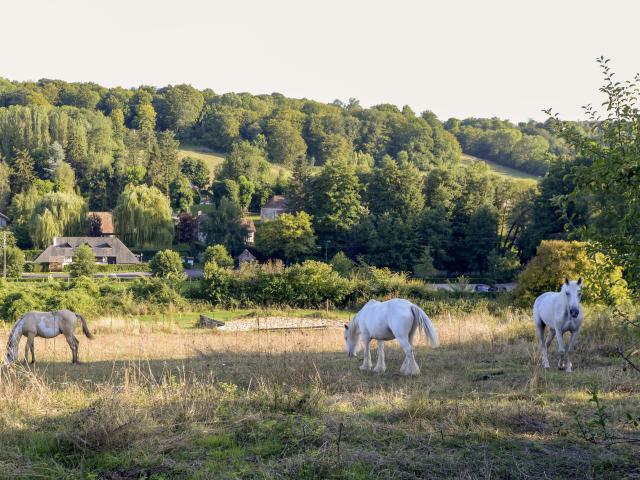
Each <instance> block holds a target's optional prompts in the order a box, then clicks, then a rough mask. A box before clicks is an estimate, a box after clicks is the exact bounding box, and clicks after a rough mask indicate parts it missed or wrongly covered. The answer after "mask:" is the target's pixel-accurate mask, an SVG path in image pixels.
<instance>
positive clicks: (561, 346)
mask: <svg viewBox="0 0 640 480" xmlns="http://www.w3.org/2000/svg"><path fill="white" fill-rule="evenodd" d="M556 339H557V340H558V353H559V354H560V359H559V360H558V370H564V368H565V362H564V353H565V351H564V340H563V339H562V332H561V331H560V329H559V328H556Z"/></svg>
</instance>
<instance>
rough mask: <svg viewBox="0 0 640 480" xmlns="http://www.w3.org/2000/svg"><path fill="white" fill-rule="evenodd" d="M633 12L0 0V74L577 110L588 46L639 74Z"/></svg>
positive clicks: (495, 112)
mask: <svg viewBox="0 0 640 480" xmlns="http://www.w3.org/2000/svg"><path fill="white" fill-rule="evenodd" d="M639 19H640V2H637V1H634V0H628V1H624V0H606V1H605V0H599V1H593V0H581V1H580V0H554V1H551V0H535V1H533V0H531V1H527V2H525V1H518V0H464V1H463V0H459V1H451V0H449V1H447V0H439V1H427V0H425V1H417V0H388V1H377V0H342V1H336V0H317V1H316V0H314V1H311V0H307V1H305V0H297V1H296V0H244V1H197V0H180V1H164V0H155V1H150V0H128V1H122V0H109V1H97V0H41V1H39V0H20V1H4V2H2V3H1V4H0V76H2V77H5V78H8V79H10V80H37V79H39V78H57V79H62V80H67V81H94V82H97V83H100V84H102V85H105V86H107V87H113V86H117V85H120V86H123V87H131V86H137V85H141V84H146V85H155V86H164V85H167V84H178V83H189V84H192V85H194V86H195V87H198V88H211V89H213V90H214V91H215V92H217V93H225V92H232V91H233V92H251V93H254V94H259V93H271V92H280V93H282V94H284V95H287V96H291V97H297V98H302V97H306V98H312V99H315V100H319V101H324V102H331V101H333V100H334V99H340V100H343V101H346V100H347V99H348V98H349V97H355V98H357V99H359V100H360V102H361V104H362V105H364V106H370V105H374V104H378V103H393V104H396V105H398V106H402V105H405V104H408V105H410V106H411V107H412V108H413V109H414V110H415V111H416V112H422V111H424V110H432V111H434V112H435V113H436V114H437V115H438V116H439V117H440V118H441V119H443V120H446V119H447V118H448V117H451V116H455V117H459V118H462V117H468V116H477V117H492V116H498V117H501V118H508V119H511V120H513V121H521V120H526V119H528V118H536V119H544V118H545V117H544V114H542V113H541V112H540V110H541V109H543V108H547V107H553V108H554V110H556V111H559V112H560V113H561V115H562V117H563V118H571V119H580V118H583V115H582V112H581V109H580V106H581V105H584V104H585V103H588V102H594V103H595V102H597V101H598V99H599V97H598V95H597V90H598V87H599V86H600V83H601V82H600V73H599V70H598V67H597V65H596V63H595V58H596V57H597V56H600V55H604V56H605V57H611V58H612V65H613V66H614V68H615V70H616V72H618V75H619V77H620V78H621V79H631V78H632V76H633V74H634V73H636V72H637V71H640V56H639V55H638V51H637V48H638V26H639Z"/></svg>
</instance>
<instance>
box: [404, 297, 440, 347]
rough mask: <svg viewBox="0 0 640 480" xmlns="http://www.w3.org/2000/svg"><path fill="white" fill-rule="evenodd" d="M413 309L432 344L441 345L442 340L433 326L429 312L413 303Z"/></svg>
mask: <svg viewBox="0 0 640 480" xmlns="http://www.w3.org/2000/svg"><path fill="white" fill-rule="evenodd" d="M411 311H412V312H413V317H414V318H415V319H416V321H417V322H418V326H419V327H420V328H421V329H422V331H423V332H424V334H425V335H426V336H427V337H428V338H429V340H430V341H431V345H433V346H434V347H437V346H438V345H440V340H438V334H437V333H436V329H435V328H434V327H433V323H431V320H430V319H429V317H428V316H427V314H426V313H424V310H422V309H421V308H420V307H418V306H417V305H412V306H411Z"/></svg>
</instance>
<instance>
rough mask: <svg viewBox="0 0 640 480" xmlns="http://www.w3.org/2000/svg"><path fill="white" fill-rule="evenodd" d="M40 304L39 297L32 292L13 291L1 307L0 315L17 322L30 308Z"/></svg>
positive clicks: (34, 308) (32, 308) (33, 308)
mask: <svg viewBox="0 0 640 480" xmlns="http://www.w3.org/2000/svg"><path fill="white" fill-rule="evenodd" d="M38 306H39V302H38V299H37V298H36V297H35V296H34V295H33V294H32V293H31V292H13V293H10V294H9V295H7V296H6V297H5V299H4V301H3V302H2V307H0V315H2V318H3V319H5V320H6V321H9V322H15V321H16V320H18V319H19V318H20V317H21V316H22V315H24V314H25V313H26V312H28V311H30V310H36V309H37V308H38Z"/></svg>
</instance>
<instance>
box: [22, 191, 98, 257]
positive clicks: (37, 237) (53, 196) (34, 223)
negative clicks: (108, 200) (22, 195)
mask: <svg viewBox="0 0 640 480" xmlns="http://www.w3.org/2000/svg"><path fill="white" fill-rule="evenodd" d="M86 211H87V208H86V203H85V200H84V198H82V197H81V196H80V195H77V194H75V193H73V192H50V193H47V194H46V195H44V196H43V197H41V198H40V199H38V201H37V202H36V204H35V206H34V208H33V213H32V214H31V221H30V222H29V235H30V236H31V240H32V242H33V244H34V245H35V246H37V247H40V248H44V247H46V246H47V245H50V244H51V241H52V240H53V237H58V236H61V235H68V236H74V235H80V234H82V233H84V231H85V227H86Z"/></svg>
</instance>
